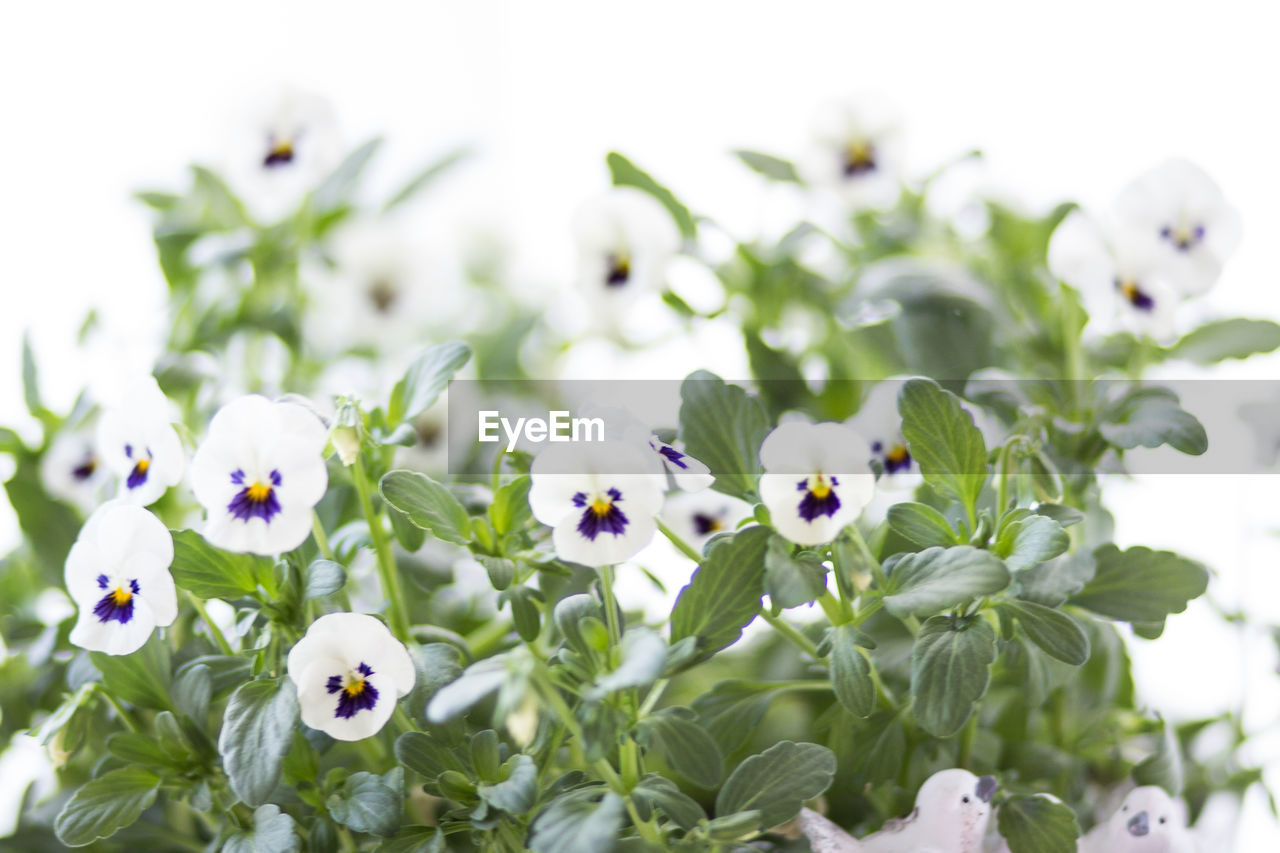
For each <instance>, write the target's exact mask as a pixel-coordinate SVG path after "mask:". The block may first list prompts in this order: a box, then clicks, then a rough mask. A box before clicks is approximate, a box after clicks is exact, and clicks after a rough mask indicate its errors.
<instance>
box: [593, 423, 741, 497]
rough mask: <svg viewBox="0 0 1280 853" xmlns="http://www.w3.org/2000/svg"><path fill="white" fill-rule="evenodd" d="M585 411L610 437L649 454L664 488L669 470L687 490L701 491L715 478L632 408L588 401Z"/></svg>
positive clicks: (678, 486) (680, 486)
mask: <svg viewBox="0 0 1280 853" xmlns="http://www.w3.org/2000/svg"><path fill="white" fill-rule="evenodd" d="M584 412H585V415H586V416H587V417H594V418H598V419H600V420H601V421H603V422H604V424H605V429H606V433H607V435H608V436H609V437H611V438H615V439H617V440H618V441H621V442H624V443H626V444H631V445H634V446H636V447H639V448H641V449H642V450H644V451H645V452H646V453H648V454H652V456H651V459H652V461H653V462H654V466H653V470H654V473H655V474H657V475H659V476H660V477H662V487H663V488H664V489H665V487H666V476H665V475H666V474H670V475H671V477H672V479H673V480H675V484H676V487H677V488H679V489H681V490H682V491H686V492H698V491H701V490H702V489H705V488H708V487H710V486H711V484H712V483H714V482H715V480H716V478H715V477H714V476H712V474H711V469H710V468H708V467H707V466H706V465H705V464H704V463H702V462H700V461H699V460H697V459H694V458H693V457H692V456H690V455H689V454H687V453H685V452H684V451H683V450H681V449H679V448H677V447H676V446H675V445H672V444H667V443H666V442H665V441H663V440H662V439H661V438H659V437H658V435H657V434H656V433H654V432H653V430H652V428H651V427H650V426H649V424H648V423H646V422H645V421H644V420H643V419H641V418H640V417H639V416H638V415H637V414H635V412H633V411H632V410H630V409H626V408H620V407H614V406H600V405H588V406H587V407H585V409H584Z"/></svg>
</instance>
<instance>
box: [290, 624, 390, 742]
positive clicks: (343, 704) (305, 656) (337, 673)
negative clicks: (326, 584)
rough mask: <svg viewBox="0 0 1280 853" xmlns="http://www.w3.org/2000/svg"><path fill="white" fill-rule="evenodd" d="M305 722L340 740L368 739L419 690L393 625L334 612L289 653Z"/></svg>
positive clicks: (308, 631)
mask: <svg viewBox="0 0 1280 853" xmlns="http://www.w3.org/2000/svg"><path fill="white" fill-rule="evenodd" d="M288 670H289V679H290V680H291V681H293V683H294V685H295V686H296V687H297V688H298V706H299V709H300V711H301V713H302V722H304V723H306V724H307V725H308V726H310V727H311V728H313V729H319V730H320V731H322V732H324V733H325V734H327V735H329V737H332V738H334V739H336V740H346V741H353V740H362V739H364V738H367V737H370V736H371V735H374V734H377V733H378V731H380V730H381V729H382V727H383V726H384V725H386V722H387V720H389V719H391V715H392V713H394V711H395V709H396V702H397V701H398V700H399V698H400V697H401V696H405V695H406V694H408V693H409V691H410V690H412V689H413V684H414V680H415V673H414V669H413V659H412V658H410V657H409V650H408V649H406V648H405V646H404V644H403V643H401V642H400V641H399V640H397V639H396V638H395V637H394V636H392V634H391V632H390V631H389V630H387V626H386V625H384V624H382V622H381V621H379V620H378V619H377V618H375V617H373V616H369V615H366V614H364V613H330V614H328V615H326V616H321V617H320V618H319V619H317V620H316V621H314V622H312V623H311V627H309V628H307V633H306V635H305V636H304V637H303V638H302V639H301V640H299V641H298V643H297V645H295V646H294V647H293V648H292V649H290V650H289V659H288Z"/></svg>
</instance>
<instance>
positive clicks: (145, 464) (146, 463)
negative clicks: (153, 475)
mask: <svg viewBox="0 0 1280 853" xmlns="http://www.w3.org/2000/svg"><path fill="white" fill-rule="evenodd" d="M133 467H134V469H135V470H136V471H137V472H138V473H139V474H145V473H147V469H148V468H150V467H151V460H150V459H139V460H138V464H137V465H135V466H133Z"/></svg>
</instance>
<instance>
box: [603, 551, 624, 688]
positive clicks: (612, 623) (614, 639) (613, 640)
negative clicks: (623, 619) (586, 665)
mask: <svg viewBox="0 0 1280 853" xmlns="http://www.w3.org/2000/svg"><path fill="white" fill-rule="evenodd" d="M600 588H601V592H602V593H603V594H604V622H605V625H607V626H608V628H609V657H610V661H609V665H610V666H614V665H615V664H616V661H614V660H612V658H613V656H614V652H615V651H616V650H617V646H618V640H619V639H620V637H621V635H620V634H619V631H618V613H617V610H616V609H615V608H614V600H613V566H612V565H608V566H601V567H600Z"/></svg>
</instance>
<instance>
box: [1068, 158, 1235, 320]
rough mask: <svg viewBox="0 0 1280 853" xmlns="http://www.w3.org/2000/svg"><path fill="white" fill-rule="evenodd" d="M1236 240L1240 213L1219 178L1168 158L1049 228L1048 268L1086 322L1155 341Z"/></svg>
mask: <svg viewBox="0 0 1280 853" xmlns="http://www.w3.org/2000/svg"><path fill="white" fill-rule="evenodd" d="M1239 242H1240V216H1239V214H1238V213H1237V211H1236V209H1235V208H1234V207H1232V206H1231V204H1230V203H1228V202H1227V200H1226V198H1225V197H1224V196H1223V194H1222V191H1221V190H1220V189H1219V188H1218V186H1217V184H1215V183H1214V182H1213V180H1212V179H1211V178H1210V177H1209V176H1208V175H1206V174H1205V173H1204V172H1203V171H1201V170H1200V169H1199V168H1198V167H1196V166H1194V165H1192V164H1191V163H1188V162H1186V161H1185V160H1171V161H1169V162H1167V163H1165V164H1163V165H1161V166H1158V167H1156V168H1154V169H1152V170H1151V171H1149V172H1147V173H1145V174H1143V175H1141V176H1139V177H1138V178H1137V179H1136V180H1134V181H1133V182H1132V183H1130V184H1129V185H1128V186H1127V187H1125V188H1124V189H1123V190H1122V191H1121V192H1120V194H1119V195H1118V196H1117V197H1116V199H1115V201H1114V203H1113V204H1112V205H1111V207H1110V208H1109V209H1108V210H1105V211H1100V212H1085V211H1081V210H1076V211H1073V212H1072V213H1070V214H1069V215H1068V216H1067V218H1066V219H1064V220H1063V221H1062V223H1061V224H1060V225H1059V226H1058V228H1057V230H1055V231H1054V233H1053V237H1052V239H1051V240H1050V242H1049V269H1050V271H1051V272H1052V273H1053V274H1054V275H1055V276H1057V277H1058V278H1059V279H1061V280H1062V281H1065V282H1066V283H1067V284H1069V285H1071V286H1072V287H1074V288H1076V289H1077V290H1078V291H1080V294H1081V296H1082V298H1083V299H1084V302H1085V308H1086V309H1087V310H1088V312H1089V316H1090V318H1091V321H1090V322H1091V324H1094V323H1096V324H1097V325H1098V327H1100V329H1101V330H1102V331H1108V330H1111V329H1113V328H1116V327H1119V328H1124V329H1128V330H1129V331H1132V332H1134V333H1136V334H1140V335H1147V336H1149V337H1151V338H1154V339H1155V340H1157V341H1163V340H1167V339H1169V338H1170V337H1172V336H1173V335H1174V333H1175V332H1176V330H1177V326H1176V315H1177V310H1178V307H1179V305H1180V304H1181V303H1182V302H1183V301H1184V300H1186V299H1187V298H1189V297H1193V296H1199V295H1201V294H1203V293H1204V292H1205V291H1207V290H1208V289H1209V288H1211V287H1212V286H1213V285H1214V284H1215V283H1216V282H1217V280H1218V277H1219V275H1220V274H1221V272H1222V267H1223V264H1224V263H1225V262H1226V260H1227V258H1228V257H1229V256H1230V255H1231V253H1232V252H1233V251H1235V248H1236V246H1237V244H1238V243H1239Z"/></svg>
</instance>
